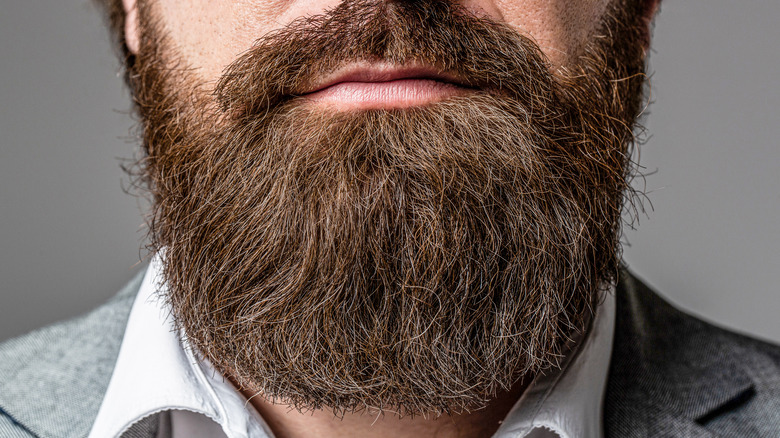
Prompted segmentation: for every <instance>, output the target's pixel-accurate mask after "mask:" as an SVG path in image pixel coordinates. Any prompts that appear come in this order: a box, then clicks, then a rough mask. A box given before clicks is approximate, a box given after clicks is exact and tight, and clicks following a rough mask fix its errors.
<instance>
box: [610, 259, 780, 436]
mask: <svg viewBox="0 0 780 438" xmlns="http://www.w3.org/2000/svg"><path fill="white" fill-rule="evenodd" d="M616 293H617V318H616V324H615V337H614V347H613V353H612V361H611V365H610V377H609V380H608V387H607V397H606V401H605V420H606V422H607V423H608V424H611V425H612V426H613V427H612V428H613V430H619V431H622V433H614V434H612V435H613V436H640V435H637V434H635V433H632V432H631V431H632V430H633V431H636V430H641V429H642V427H647V428H649V430H650V431H653V433H652V434H651V435H652V436H687V435H685V433H688V434H693V435H696V436H710V435H706V433H712V434H714V435H712V436H755V437H764V436H766V437H770V436H771V437H775V436H780V417H778V416H777V412H780V347H778V346H777V345H773V344H771V343H768V342H764V341H760V340H757V339H755V338H753V337H750V336H746V335H742V334H738V333H735V332H733V331H730V330H727V329H724V328H722V327H719V326H717V325H715V324H712V323H709V322H706V321H704V320H702V319H700V318H697V317H695V316H692V315H690V314H688V313H686V312H684V311H682V310H680V309H678V308H676V307H675V306H673V305H671V304H670V303H669V302H667V301H666V300H664V299H663V298H662V297H661V296H659V295H658V294H657V293H655V292H654V291H653V290H652V289H650V288H649V287H648V286H647V285H645V284H644V283H643V282H642V281H640V280H639V279H637V278H636V277H635V276H633V275H632V274H630V273H629V272H627V271H623V272H621V277H620V280H619V282H618V287H617V292H616ZM683 431H685V432H683Z"/></svg>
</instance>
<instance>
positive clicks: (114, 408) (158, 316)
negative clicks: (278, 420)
mask: <svg viewBox="0 0 780 438" xmlns="http://www.w3.org/2000/svg"><path fill="white" fill-rule="evenodd" d="M159 263H160V262H159V259H158V258H155V259H154V260H153V261H152V263H151V264H150V266H149V268H148V270H147V272H146V275H145V277H144V279H143V282H142V284H141V288H140V290H139V292H138V296H137V297H136V299H135V302H134V304H133V307H132V310H131V311H130V316H129V319H128V322H127V328H126V330H125V336H124V339H123V341H122V345H121V347H120V350H119V356H118V358H117V362H116V366H115V368H114V372H113V375H112V376H111V381H110V382H109V385H108V389H107V391H106V394H105V397H104V399H103V403H102V405H101V406H100V410H99V412H98V415H97V418H96V419H95V423H94V425H93V427H92V431H91V432H90V435H89V438H115V437H117V438H118V437H121V436H122V435H123V433H124V432H125V431H126V430H127V429H128V428H129V427H130V426H132V425H133V424H134V423H136V422H137V421H139V420H141V419H144V418H146V417H148V416H150V415H156V414H159V413H161V412H167V413H168V416H167V420H166V421H169V422H170V424H169V425H168V426H170V427H166V428H161V431H163V430H164V435H163V436H158V437H157V438H185V437H186V438H273V433H272V432H271V430H270V428H269V427H268V425H267V424H266V423H265V422H264V421H263V419H262V418H261V417H260V415H259V414H258V413H257V411H256V410H255V409H254V408H253V407H252V405H251V404H250V403H249V402H248V401H247V400H246V398H245V397H244V396H243V395H242V394H241V393H240V392H239V391H237V390H236V388H235V387H234V386H233V385H232V384H231V383H230V382H229V381H228V380H227V379H224V378H223V377H222V376H221V375H219V374H218V373H217V372H216V371H215V370H214V368H213V367H211V365H210V364H209V363H208V362H204V361H200V360H198V359H197V358H196V356H195V355H194V354H193V352H192V350H191V348H190V347H189V346H188V344H187V342H186V339H181V338H180V337H179V335H178V334H177V332H176V331H175V330H174V327H173V323H172V321H171V318H170V316H169V310H168V309H167V308H166V307H165V305H164V301H163V300H162V299H161V298H160V297H162V296H164V294H165V290H166V289H165V285H164V284H163V283H162V282H161V280H160V277H159V273H160V272H161V270H160V265H159ZM614 322H615V297H614V290H611V291H609V292H608V293H607V294H606V295H605V300H604V302H603V303H602V304H601V305H600V306H599V308H598V311H597V314H596V317H595V319H594V320H593V322H592V324H591V328H590V330H589V332H588V333H587V336H586V337H585V338H584V340H582V341H581V342H580V344H579V345H578V347H577V348H576V349H575V350H574V351H573V352H572V353H571V354H570V355H569V357H567V360H566V362H565V364H564V366H563V367H562V369H561V370H560V371H556V372H550V373H548V374H546V375H542V376H539V377H537V378H536V379H535V380H534V381H533V382H532V383H531V385H530V386H529V388H528V389H527V390H526V391H525V392H524V393H523V395H522V397H521V398H520V399H519V400H518V401H517V403H516V404H515V406H514V407H513V408H512V410H511V411H510V412H509V414H508V415H507V416H506V418H505V419H504V421H503V423H502V425H501V427H500V428H499V429H498V431H497V432H496V434H495V435H494V437H495V438H546V437H560V438H602V437H603V436H604V433H603V428H602V405H603V401H604V390H605V386H606V380H607V372H608V369H609V358H610V354H611V351H612V337H613V336H612V335H613V331H614Z"/></svg>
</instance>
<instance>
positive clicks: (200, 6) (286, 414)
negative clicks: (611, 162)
mask: <svg viewBox="0 0 780 438" xmlns="http://www.w3.org/2000/svg"><path fill="white" fill-rule="evenodd" d="M152 1H153V2H152V8H153V10H154V13H155V15H156V17H157V18H159V20H160V24H161V25H162V26H163V29H164V31H165V33H166V36H167V37H168V43H170V44H171V47H173V48H175V49H176V51H177V55H178V56H179V57H180V58H181V59H182V60H184V61H185V62H186V63H187V66H188V67H189V68H191V69H192V70H191V73H192V74H193V75H194V76H195V77H196V78H197V79H199V80H201V81H203V82H204V83H205V84H211V85H213V84H215V83H216V81H217V80H218V79H219V77H220V76H221V74H222V72H223V70H224V68H225V67H227V66H228V65H229V64H231V63H232V62H233V61H234V60H235V59H236V58H237V57H238V56H239V55H240V54H241V53H243V52H245V51H246V50H247V49H249V48H250V47H251V46H252V45H253V43H254V42H255V41H256V40H257V39H258V38H260V37H262V36H263V35H265V34H267V33H269V32H271V31H274V30H277V29H279V28H282V27H284V26H286V25H288V24H289V23H291V22H292V21H294V20H295V19H297V18H300V17H305V16H310V15H317V14H321V13H323V12H325V11H326V10H328V9H331V8H333V7H335V6H337V5H338V4H339V3H340V1H339V0H266V1H260V0H234V1H209V0H152ZM453 1H454V0H453ZM611 1H612V0H463V1H461V2H460V4H461V6H463V7H464V8H466V9H467V10H469V11H471V12H473V13H475V14H477V15H480V16H487V17H489V18H491V19H493V20H495V21H498V22H501V23H504V24H507V25H509V26H510V27H512V28H514V29H516V30H517V31H518V32H520V33H522V34H524V35H526V36H528V37H530V38H532V39H533V40H534V41H536V43H537V44H538V45H539V47H540V48H541V49H542V51H543V52H544V54H545V55H546V56H547V57H548V59H549V61H550V64H551V67H552V68H553V69H557V68H565V67H566V66H567V65H571V64H573V63H574V62H576V59H577V57H578V55H580V54H581V53H582V50H583V48H584V46H585V45H586V43H587V42H588V41H589V40H590V38H591V36H592V34H593V32H594V31H595V30H596V28H597V27H598V26H599V24H600V22H601V20H602V17H603V15H604V14H605V11H606V10H607V8H608V6H609V5H610V2H611ZM124 7H125V11H126V13H127V19H126V28H125V38H126V43H127V46H128V49H129V50H130V52H131V53H134V54H136V55H138V54H139V53H138V51H139V50H140V47H141V44H140V35H139V30H138V29H139V24H138V21H137V13H136V5H135V0H124ZM649 10H650V12H649V14H652V13H653V12H654V8H649ZM370 67H371V66H369V68H370ZM399 86H401V87H406V88H407V91H411V92H414V91H415V89H416V88H419V87H424V86H425V84H421V83H419V82H414V81H409V82H407V83H404V84H400V85H399ZM352 91H355V90H352ZM344 96H346V97H344ZM425 96H427V97H424V98H423V99H422V100H415V101H413V102H411V103H412V104H418V103H424V100H425V99H427V98H430V99H435V98H436V96H435V93H434V94H426V95H425ZM334 99H335V100H336V101H338V100H339V99H344V102H342V103H343V104H344V105H343V106H344V107H350V106H352V107H354V104H355V102H354V101H355V96H354V93H352V94H350V93H335V97H334ZM358 99H359V98H358ZM366 99H375V100H376V97H375V96H374V97H367V98H366ZM336 103H338V102H336ZM369 103H370V105H369V106H377V105H379V106H409V104H410V101H409V100H408V99H407V100H404V99H402V98H398V97H397V96H396V98H390V99H382V100H381V101H380V102H376V101H373V102H369ZM526 384H527V381H525V382H522V381H521V382H519V383H518V384H517V385H516V386H515V387H514V388H513V389H512V390H511V391H510V392H508V393H504V394H499V395H498V396H497V398H496V399H495V400H494V401H493V403H491V404H490V405H489V406H488V407H487V408H486V409H483V410H480V411H477V412H473V413H470V414H461V415H445V416H441V417H438V418H430V417H428V418H425V417H421V416H417V417H404V418H399V417H397V416H395V415H393V414H392V413H387V412H386V413H384V415H381V416H380V415H378V413H377V412H372V411H365V412H359V413H346V414H345V415H344V416H343V418H334V417H333V415H332V413H331V412H330V411H327V410H325V411H315V412H306V413H300V412H298V411H296V410H293V409H291V408H290V407H288V406H285V405H282V404H272V403H269V402H267V401H266V400H264V399H263V398H262V397H261V396H260V397H253V398H252V399H251V402H252V404H253V405H254V407H255V408H257V409H258V411H259V412H260V413H261V415H262V416H263V417H264V419H265V420H266V421H267V422H268V423H269V425H270V426H271V428H272V429H273V430H274V432H275V433H276V435H277V437H278V438H287V437H290V438H295V437H310V436H318V437H324V438H329V437H351V436H355V437H358V436H361V437H362V436H371V437H393V438H405V437H430V436H437V437H456V436H458V437H485V436H489V435H490V434H492V433H493V432H494V431H495V430H496V429H497V427H498V425H499V422H500V421H501V419H503V417H504V416H505V415H506V414H507V413H508V411H509V409H511V407H512V406H513V405H514V403H515V402H516V401H517V399H518V398H519V397H520V395H521V394H522V392H523V390H524V388H525V386H526Z"/></svg>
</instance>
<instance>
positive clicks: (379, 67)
mask: <svg viewBox="0 0 780 438" xmlns="http://www.w3.org/2000/svg"><path fill="white" fill-rule="evenodd" d="M401 79H431V80H435V81H440V82H447V83H450V84H454V85H458V86H461V87H469V84H468V83H467V82H466V81H464V80H462V79H460V78H458V77H457V76H456V75H454V74H452V73H448V72H445V71H442V70H440V69H437V68H435V67H432V66H426V65H401V66H399V65H393V64H388V63H372V64H368V63H355V64H350V65H348V66H345V67H341V68H339V69H337V70H335V71H333V72H332V73H329V74H326V75H325V76H324V77H323V78H322V79H321V80H318V81H316V82H314V84H313V85H312V86H309V87H306V88H307V89H306V90H305V91H304V92H303V93H301V94H309V93H315V92H317V91H320V90H324V89H326V88H328V87H332V86H333V85H336V84H340V83H342V82H389V81H396V80H401Z"/></svg>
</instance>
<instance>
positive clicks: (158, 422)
mask: <svg viewBox="0 0 780 438" xmlns="http://www.w3.org/2000/svg"><path fill="white" fill-rule="evenodd" d="M161 428H162V429H163V430H162V433H161V431H160V429H161ZM170 429H171V421H170V413H169V412H168V411H164V412H160V413H159V414H153V415H150V416H148V417H146V418H142V419H140V420H138V422H136V423H135V424H133V425H132V426H130V428H129V429H127V430H126V431H125V432H124V433H123V434H122V438H154V437H161V436H162V437H170V436H171V430H170Z"/></svg>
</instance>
